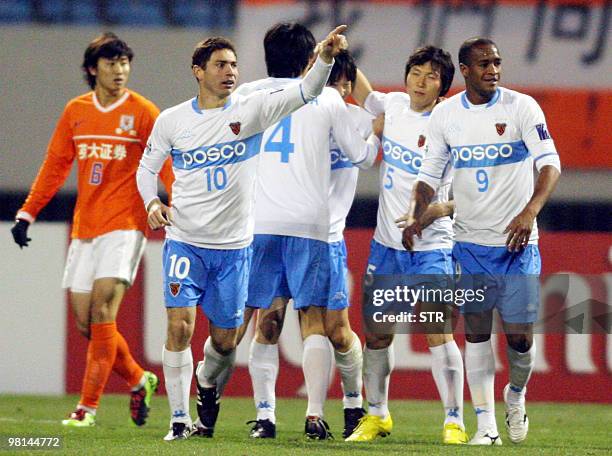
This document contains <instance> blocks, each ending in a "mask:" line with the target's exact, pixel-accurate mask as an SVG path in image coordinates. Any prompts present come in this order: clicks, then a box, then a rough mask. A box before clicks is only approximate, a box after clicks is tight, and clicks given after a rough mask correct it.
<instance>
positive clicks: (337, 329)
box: [325, 325, 353, 352]
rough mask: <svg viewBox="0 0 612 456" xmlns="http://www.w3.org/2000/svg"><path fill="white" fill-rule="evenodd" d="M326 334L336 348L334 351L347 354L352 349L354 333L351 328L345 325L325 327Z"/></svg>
mask: <svg viewBox="0 0 612 456" xmlns="http://www.w3.org/2000/svg"><path fill="white" fill-rule="evenodd" d="M325 334H326V335H327V337H328V339H329V341H330V342H331V344H332V345H333V346H334V350H338V351H341V352H345V351H347V350H349V349H350V348H351V342H353V332H352V331H351V329H350V327H347V326H344V325H332V326H328V325H325Z"/></svg>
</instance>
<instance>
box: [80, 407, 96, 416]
mask: <svg viewBox="0 0 612 456" xmlns="http://www.w3.org/2000/svg"><path fill="white" fill-rule="evenodd" d="M77 410H85V411H86V412H87V413H91V414H92V415H93V416H96V409H95V408H93V407H87V406H86V405H83V404H77Z"/></svg>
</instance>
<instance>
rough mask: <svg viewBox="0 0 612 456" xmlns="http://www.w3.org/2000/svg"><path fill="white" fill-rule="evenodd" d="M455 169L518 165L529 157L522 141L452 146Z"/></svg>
mask: <svg viewBox="0 0 612 456" xmlns="http://www.w3.org/2000/svg"><path fill="white" fill-rule="evenodd" d="M451 154H452V157H453V166H454V167H455V168H483V167H487V166H498V165H507V164H510V163H518V162H521V161H523V160H525V158H527V156H528V155H529V151H528V150H527V147H526V146H525V143H524V142H523V141H515V142H511V143H499V144H478V145H472V146H454V147H452V148H451Z"/></svg>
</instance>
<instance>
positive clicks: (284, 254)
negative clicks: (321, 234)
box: [247, 234, 330, 309]
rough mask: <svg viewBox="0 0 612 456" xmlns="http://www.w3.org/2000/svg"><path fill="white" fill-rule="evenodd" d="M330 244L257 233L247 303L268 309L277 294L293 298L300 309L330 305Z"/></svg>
mask: <svg viewBox="0 0 612 456" xmlns="http://www.w3.org/2000/svg"><path fill="white" fill-rule="evenodd" d="M329 273H330V261H329V244H328V243H327V242H323V241H318V240H315V239H306V238H299V237H294V236H280V235H275V234H256V235H255V237H254V239H253V261H252V264H251V275H250V279H249V298H248V302H247V305H248V306H249V307H254V308H258V309H267V308H269V307H270V305H271V304H272V301H273V300H274V298H278V297H284V298H293V305H294V307H295V308H296V309H300V308H305V307H308V306H319V307H326V306H327V301H328V298H329Z"/></svg>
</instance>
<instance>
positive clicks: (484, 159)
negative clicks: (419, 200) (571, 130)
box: [418, 88, 561, 246]
mask: <svg viewBox="0 0 612 456" xmlns="http://www.w3.org/2000/svg"><path fill="white" fill-rule="evenodd" d="M427 141H428V143H427V151H426V154H425V157H424V160H423V164H422V166H421V170H420V172H419V176H418V180H420V181H423V182H425V183H427V184H428V185H430V186H431V187H432V188H434V189H436V188H438V186H439V185H440V177H441V176H442V174H443V172H444V170H445V168H446V166H447V164H448V163H449V162H450V163H452V166H453V169H454V172H453V175H454V178H453V195H454V200H455V225H454V229H455V241H458V242H471V243H474V244H480V245H486V246H504V245H505V242H506V237H507V235H506V234H504V230H505V229H506V227H507V226H508V224H509V223H510V221H511V220H512V219H513V218H514V217H515V216H517V215H518V214H519V213H520V212H521V211H522V210H523V208H524V207H525V205H526V204H527V203H528V202H529V200H530V198H531V196H532V194H533V188H534V174H533V167H534V164H535V166H536V168H537V169H538V171H539V170H540V169H542V167H544V166H546V165H552V166H554V167H555V168H557V169H559V170H560V169H561V165H560V162H559V156H558V155H557V151H556V149H555V145H554V142H553V140H552V139H551V137H550V135H549V133H548V130H547V127H546V120H545V118H544V113H543V112H542V109H541V108H540V106H539V105H538V104H537V102H536V101H535V100H534V99H533V98H531V97H530V96H528V95H525V94H522V93H519V92H515V91H513V90H509V89H506V88H498V89H497V91H496V92H495V95H494V96H493V97H492V98H491V100H490V101H489V102H488V103H487V104H482V105H473V104H471V103H470V102H469V101H468V99H467V96H466V94H465V92H461V93H459V94H457V95H455V96H453V97H451V98H449V99H448V100H446V101H445V102H443V103H440V104H439V105H438V106H436V107H435V108H434V110H433V112H432V114H431V117H430V120H429V124H428V127H427ZM537 239H538V229H537V223H534V227H533V230H532V232H531V237H530V239H529V243H530V244H536V243H537Z"/></svg>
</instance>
